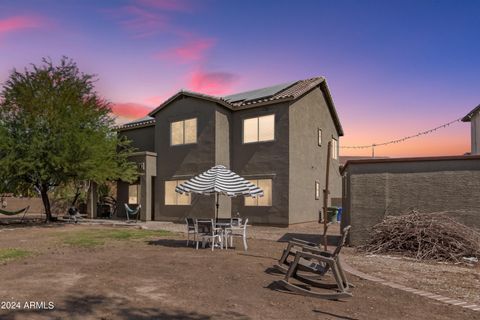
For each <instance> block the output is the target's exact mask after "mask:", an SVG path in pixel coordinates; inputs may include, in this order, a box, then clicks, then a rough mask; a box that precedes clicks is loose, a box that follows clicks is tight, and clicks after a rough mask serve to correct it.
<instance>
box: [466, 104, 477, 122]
mask: <svg viewBox="0 0 480 320" xmlns="http://www.w3.org/2000/svg"><path fill="white" fill-rule="evenodd" d="M477 112H480V104H479V105H478V106H476V107H475V108H473V110H472V111H470V112H469V113H468V114H467V115H466V116H465V117H463V118H462V121H463V122H470V121H471V120H472V117H473V115H474V114H475V113H477Z"/></svg>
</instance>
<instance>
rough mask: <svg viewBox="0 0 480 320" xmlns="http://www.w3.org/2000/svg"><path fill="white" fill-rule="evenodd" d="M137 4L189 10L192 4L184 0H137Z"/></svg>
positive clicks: (161, 8) (171, 9)
mask: <svg viewBox="0 0 480 320" xmlns="http://www.w3.org/2000/svg"><path fill="white" fill-rule="evenodd" d="M136 3H137V4H139V5H144V6H146V7H150V8H155V9H160V10H166V11H191V10H192V7H193V4H192V3H191V2H190V1H186V0H137V1H136Z"/></svg>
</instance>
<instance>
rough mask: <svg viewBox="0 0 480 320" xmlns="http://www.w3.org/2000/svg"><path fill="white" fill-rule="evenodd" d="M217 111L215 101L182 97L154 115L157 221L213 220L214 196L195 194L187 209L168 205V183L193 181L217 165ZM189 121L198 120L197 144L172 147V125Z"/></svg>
mask: <svg viewBox="0 0 480 320" xmlns="http://www.w3.org/2000/svg"><path fill="white" fill-rule="evenodd" d="M216 109H217V105H216V104H215V103H213V102H209V101H205V100H201V99H197V98H192V97H182V98H180V99H177V100H175V101H173V102H172V103H171V104H169V105H167V106H166V107H165V108H163V109H162V110H160V111H159V112H158V113H157V114H156V115H155V120H156V124H155V137H156V139H155V149H156V152H157V177H156V186H155V196H156V200H155V203H156V205H155V220H167V221H183V219H184V218H185V217H187V216H189V217H208V216H211V217H212V218H213V215H214V209H215V200H214V197H213V196H210V197H208V196H200V195H192V204H191V205H187V206H178V205H165V181H166V180H184V179H190V178H192V177H193V176H195V175H197V174H198V173H200V172H203V171H205V170H208V169H209V168H211V167H212V166H214V164H215V118H216V117H215V111H216ZM190 118H197V133H198V134H197V143H195V144H187V145H177V146H171V145H170V123H171V122H173V121H179V120H184V119H190Z"/></svg>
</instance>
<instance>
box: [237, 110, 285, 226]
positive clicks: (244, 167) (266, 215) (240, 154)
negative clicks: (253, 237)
mask: <svg viewBox="0 0 480 320" xmlns="http://www.w3.org/2000/svg"><path fill="white" fill-rule="evenodd" d="M269 114H275V140H274V141H268V142H258V143H247V144H244V143H243V120H244V119H246V118H251V117H258V116H263V115H269ZM232 117H233V127H232V146H233V148H232V155H231V163H232V169H233V171H235V172H236V173H238V174H239V175H241V176H243V177H245V178H247V179H272V206H268V207H266V206H259V207H254V206H245V205H244V203H245V200H244V198H243V197H237V198H234V199H232V215H235V214H236V213H237V212H238V213H240V215H241V216H242V217H246V218H248V219H249V222H251V223H255V224H269V225H283V226H286V225H288V221H289V220H288V174H289V172H288V163H289V157H288V146H289V138H288V133H289V120H288V104H287V103H280V104H275V105H269V106H265V107H258V108H252V109H245V110H239V111H235V112H234V113H233V116H232Z"/></svg>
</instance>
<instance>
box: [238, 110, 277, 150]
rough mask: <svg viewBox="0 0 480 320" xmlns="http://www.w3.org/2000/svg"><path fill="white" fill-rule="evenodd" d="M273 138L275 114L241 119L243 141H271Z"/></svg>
mask: <svg viewBox="0 0 480 320" xmlns="http://www.w3.org/2000/svg"><path fill="white" fill-rule="evenodd" d="M274 139H275V115H273V114H271V115H268V116H262V117H256V118H249V119H245V120H243V143H252V142H263V141H272V140H274Z"/></svg>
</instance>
